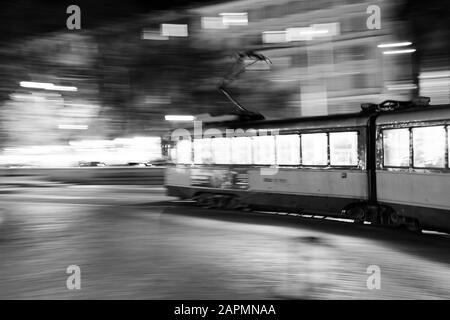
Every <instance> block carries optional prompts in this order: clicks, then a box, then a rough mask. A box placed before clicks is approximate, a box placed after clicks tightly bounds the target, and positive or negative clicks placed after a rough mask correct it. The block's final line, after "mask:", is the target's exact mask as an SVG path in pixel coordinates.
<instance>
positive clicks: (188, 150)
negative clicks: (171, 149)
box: [176, 140, 192, 164]
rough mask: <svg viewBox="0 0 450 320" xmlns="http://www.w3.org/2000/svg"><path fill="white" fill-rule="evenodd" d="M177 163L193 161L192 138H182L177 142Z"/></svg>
mask: <svg viewBox="0 0 450 320" xmlns="http://www.w3.org/2000/svg"><path fill="white" fill-rule="evenodd" d="M176 163H180V164H188V163H192V144H191V141H190V140H180V141H178V142H177V149H176Z"/></svg>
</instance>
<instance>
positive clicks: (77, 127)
mask: <svg viewBox="0 0 450 320" xmlns="http://www.w3.org/2000/svg"><path fill="white" fill-rule="evenodd" d="M87 128H88V126H87V125H81V124H60V125H58V129H63V130H86V129H87Z"/></svg>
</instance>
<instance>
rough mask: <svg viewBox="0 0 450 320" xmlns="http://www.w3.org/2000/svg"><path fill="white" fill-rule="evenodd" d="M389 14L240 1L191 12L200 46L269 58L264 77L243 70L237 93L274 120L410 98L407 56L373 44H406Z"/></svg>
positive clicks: (346, 4) (326, 3) (346, 5)
mask: <svg viewBox="0 0 450 320" xmlns="http://www.w3.org/2000/svg"><path fill="white" fill-rule="evenodd" d="M370 5H377V6H379V8H380V9H381V12H380V13H381V28H380V29H379V30H378V29H368V27H367V20H368V19H369V17H370V16H371V13H367V8H368V7H369V6H370ZM395 10H396V8H395V6H394V3H392V2H391V1H386V0H380V1H361V0H337V1H330V0H317V1H308V0H279V1H276V3H274V2H273V1H270V0H239V1H232V2H227V3H224V4H217V5H211V6H204V7H200V8H196V9H193V10H192V12H193V13H194V14H195V15H197V17H198V18H197V19H196V26H197V28H198V29H199V30H201V31H199V32H198V34H196V39H195V41H196V42H197V44H198V45H199V46H207V47H212V48H220V49H221V50H223V51H224V52H228V53H231V52H233V51H239V50H257V51H259V52H260V53H263V54H264V55H266V56H268V57H269V58H270V59H271V60H272V62H273V64H272V65H271V67H270V72H268V71H267V70H265V68H264V67H263V66H261V68H258V67H256V68H254V70H253V71H251V70H247V71H248V72H246V73H245V74H244V75H243V76H242V79H243V80H242V81H243V82H246V83H245V84H244V83H243V82H242V85H241V86H240V87H241V88H243V90H241V92H240V95H239V96H240V97H242V98H241V99H242V100H243V101H245V102H247V105H249V106H250V108H251V109H258V110H259V111H260V112H262V113H263V114H265V115H266V116H268V117H276V118H279V117H286V116H308V115H318V114H332V113H344V112H352V111H358V110H360V109H359V108H360V107H359V106H360V104H361V103H362V102H381V100H383V99H388V98H396V99H409V98H410V97H411V95H412V94H413V92H414V90H416V89H417V86H416V85H415V84H414V81H413V69H412V60H411V53H409V54H408V53H406V54H398V55H396V54H393V55H385V54H383V52H382V51H383V49H382V48H378V47H377V45H379V44H385V43H394V42H405V41H409V40H408V39H405V38H404V37H405V34H406V32H404V29H405V26H404V25H403V24H402V23H401V22H399V21H397V20H396V19H395V18H394V17H393V15H394V12H395ZM226 19H228V22H227V20H226ZM242 91H245V93H242ZM254 92H255V93H256V94H254ZM280 92H281V93H282V95H280ZM271 97H277V98H278V101H277V102H276V101H275V100H274V99H273V98H271ZM252 99H254V100H252ZM267 102H270V105H268V104H267Z"/></svg>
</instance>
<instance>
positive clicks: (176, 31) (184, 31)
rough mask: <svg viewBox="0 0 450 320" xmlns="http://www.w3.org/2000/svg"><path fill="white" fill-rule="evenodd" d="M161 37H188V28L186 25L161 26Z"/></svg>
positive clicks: (164, 24)
mask: <svg viewBox="0 0 450 320" xmlns="http://www.w3.org/2000/svg"><path fill="white" fill-rule="evenodd" d="M161 35H162V36H165V37H187V36H188V26H187V25H186V24H168V23H163V24H161Z"/></svg>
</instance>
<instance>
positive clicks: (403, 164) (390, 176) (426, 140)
mask: <svg viewBox="0 0 450 320" xmlns="http://www.w3.org/2000/svg"><path fill="white" fill-rule="evenodd" d="M428 102H429V99H428ZM362 107H363V110H362V111H361V112H359V113H352V114H339V115H329V116H318V117H303V118H295V119H283V120H244V121H239V120H237V121H228V122H223V123H210V124H207V125H205V127H204V128H202V130H201V132H200V133H199V132H198V131H199V130H198V128H195V126H194V128H186V129H183V130H184V131H183V134H182V135H180V134H178V135H177V136H176V137H174V136H173V135H172V137H171V139H172V141H173V146H172V148H171V150H170V153H171V155H172V158H173V162H174V165H172V166H169V167H167V168H166V171H165V187H166V188H167V194H168V195H170V196H176V197H180V198H183V199H194V200H196V202H197V203H198V204H199V205H201V206H206V207H215V208H229V209H239V208H249V209H254V210H267V211H281V212H295V213H305V214H306V213H312V214H317V215H323V216H331V217H341V218H349V219H353V220H354V221H355V222H357V223H364V222H370V223H372V224H381V225H391V226H402V227H406V228H408V229H411V230H416V231H418V230H421V229H428V230H437V231H444V232H450V167H449V162H450V153H449V148H450V146H449V145H450V133H449V131H450V106H449V105H441V106H430V105H428V103H423V100H419V101H418V102H417V101H415V102H408V103H404V102H399V101H386V102H384V103H382V104H380V105H372V104H364V105H362ZM196 129H197V130H196ZM195 131H197V132H195ZM178 133H180V132H178Z"/></svg>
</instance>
